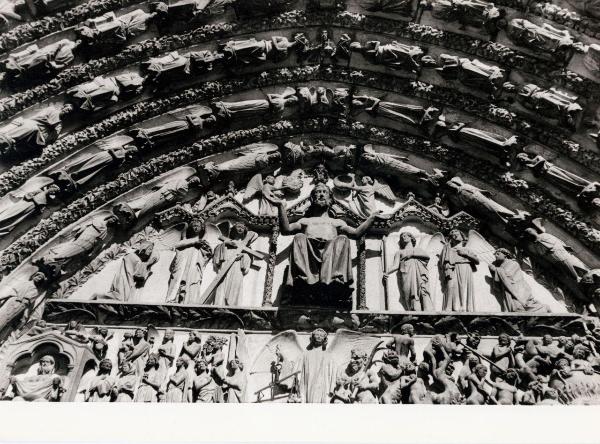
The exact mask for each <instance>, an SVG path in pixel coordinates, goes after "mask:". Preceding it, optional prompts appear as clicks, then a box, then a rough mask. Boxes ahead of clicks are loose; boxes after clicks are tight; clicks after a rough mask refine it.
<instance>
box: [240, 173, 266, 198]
mask: <svg viewBox="0 0 600 444" xmlns="http://www.w3.org/2000/svg"><path fill="white" fill-rule="evenodd" d="M262 191H263V178H262V174H260V173H259V174H255V175H254V176H253V177H252V179H250V181H249V182H248V185H246V191H245V192H244V201H248V200H250V199H252V198H253V197H254V196H256V195H257V194H259V193H262Z"/></svg>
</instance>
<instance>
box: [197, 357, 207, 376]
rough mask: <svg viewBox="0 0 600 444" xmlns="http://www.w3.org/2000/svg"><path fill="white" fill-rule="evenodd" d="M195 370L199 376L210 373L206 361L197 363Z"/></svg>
mask: <svg viewBox="0 0 600 444" xmlns="http://www.w3.org/2000/svg"><path fill="white" fill-rule="evenodd" d="M194 369H195V370H196V374H197V375H199V374H200V373H205V372H207V371H208V362H206V361H205V360H204V359H200V360H199V361H196V365H195V366H194Z"/></svg>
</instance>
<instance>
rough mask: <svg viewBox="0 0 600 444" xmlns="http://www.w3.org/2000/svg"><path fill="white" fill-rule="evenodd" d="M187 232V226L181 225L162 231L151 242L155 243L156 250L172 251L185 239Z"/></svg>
mask: <svg viewBox="0 0 600 444" xmlns="http://www.w3.org/2000/svg"><path fill="white" fill-rule="evenodd" d="M186 230H187V224H186V223H180V224H177V225H174V226H172V227H169V228H167V229H166V230H163V231H161V232H160V233H158V234H156V235H155V236H152V237H151V238H150V239H149V240H151V241H152V242H154V248H156V249H158V250H171V249H172V248H174V247H175V245H177V243H178V242H179V241H181V240H182V239H183V238H184V237H185V232H186Z"/></svg>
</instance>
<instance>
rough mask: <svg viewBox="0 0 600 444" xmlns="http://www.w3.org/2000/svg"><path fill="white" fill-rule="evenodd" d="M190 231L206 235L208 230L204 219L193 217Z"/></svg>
mask: <svg viewBox="0 0 600 444" xmlns="http://www.w3.org/2000/svg"><path fill="white" fill-rule="evenodd" d="M190 231H191V232H192V233H193V234H195V235H197V236H199V237H202V236H204V233H205V231H206V225H205V224H204V221H203V220H202V219H198V218H194V219H192V221H191V222H190Z"/></svg>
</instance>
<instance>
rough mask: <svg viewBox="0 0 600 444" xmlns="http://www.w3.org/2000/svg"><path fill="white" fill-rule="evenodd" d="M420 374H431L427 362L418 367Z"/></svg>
mask: <svg viewBox="0 0 600 444" xmlns="http://www.w3.org/2000/svg"><path fill="white" fill-rule="evenodd" d="M418 372H420V373H422V374H429V364H428V363H427V362H425V361H423V362H421V363H420V364H419V367H418Z"/></svg>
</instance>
